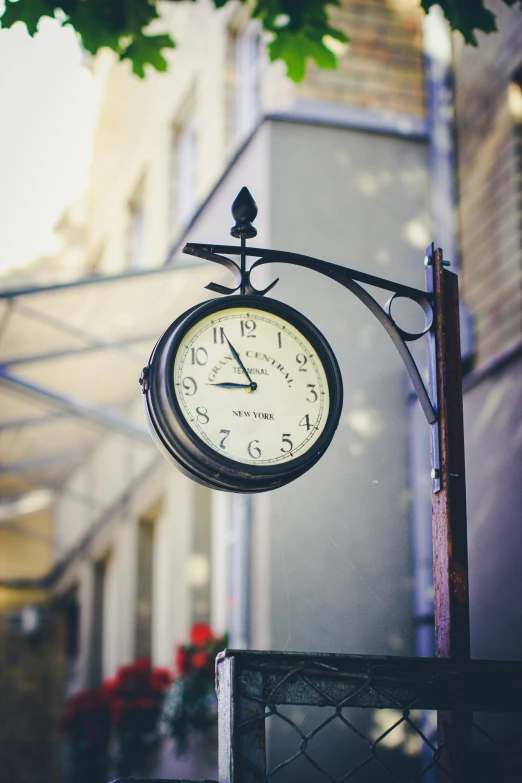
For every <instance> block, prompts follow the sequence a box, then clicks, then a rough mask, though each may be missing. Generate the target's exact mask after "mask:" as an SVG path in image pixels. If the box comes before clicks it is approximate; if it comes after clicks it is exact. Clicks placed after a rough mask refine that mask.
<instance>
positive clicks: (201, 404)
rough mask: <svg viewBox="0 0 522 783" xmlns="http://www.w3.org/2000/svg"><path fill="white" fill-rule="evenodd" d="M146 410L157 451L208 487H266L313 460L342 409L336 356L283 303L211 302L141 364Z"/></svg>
mask: <svg viewBox="0 0 522 783" xmlns="http://www.w3.org/2000/svg"><path fill="white" fill-rule="evenodd" d="M142 381H143V382H144V386H143V391H144V392H145V415H146V417H147V421H148V424H149V429H150V432H151V434H152V436H153V438H154V440H155V441H156V443H157V445H158V447H159V449H160V450H161V451H162V452H163V454H164V455H165V456H166V457H167V459H168V460H170V461H171V462H173V463H174V464H175V465H176V466H177V467H178V468H179V469H180V470H181V471H182V472H183V473H185V474H186V475H188V476H189V477H190V478H192V479H194V480H195V481H198V482H199V483H200V484H204V485H205V486H207V487H212V488H214V489H220V490H224V491H229V492H265V491H267V490H269V489H275V488H277V487H281V486H283V485H284V484H287V483H288V482H289V481H293V480H294V479H296V478H298V477H299V476H300V475H302V474H303V473H304V472H305V471H307V470H308V469H309V468H311V467H312V465H314V464H315V463H316V462H317V460H318V459H319V458H320V457H321V455H322V454H324V452H325V450H326V448H327V447H328V445H329V443H330V441H331V440H332V438H333V435H334V432H335V430H336V427H337V424H338V423H339V417H340V415H341V409H342V380H341V374H340V372H339V367H338V364H337V361H336V359H335V356H334V354H333V352H332V350H331V348H330V346H329V345H328V343H327V342H326V340H325V338H324V337H323V335H322V334H321V333H320V332H319V331H318V329H317V328H316V327H315V326H314V325H313V324H312V323H311V322H310V321H308V320H307V319H306V318H305V317H304V316H303V315H301V313H299V312H297V310H294V309H293V308H291V307H289V306H288V305H286V304H283V303H282V302H277V301H276V300H274V299H268V298H266V297H260V296H255V295H240V296H228V297H225V298H223V299H213V300H211V301H209V302H204V303H203V304H201V305H197V306H196V307H193V308H192V309H191V310H189V311H187V312H186V313H183V315H181V316H180V317H179V318H178V319H177V320H176V321H174V323H172V324H171V325H170V326H169V328H168V329H167V330H166V331H165V333H164V334H163V335H162V337H161V338H160V339H159V340H158V343H157V344H156V347H155V348H154V350H153V352H152V355H151V358H150V361H149V365H148V367H147V368H145V371H144V376H143V377H142Z"/></svg>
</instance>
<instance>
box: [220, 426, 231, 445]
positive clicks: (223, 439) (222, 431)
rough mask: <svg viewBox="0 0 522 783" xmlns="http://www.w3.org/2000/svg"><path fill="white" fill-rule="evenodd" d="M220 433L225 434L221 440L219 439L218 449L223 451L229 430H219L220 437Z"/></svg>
mask: <svg viewBox="0 0 522 783" xmlns="http://www.w3.org/2000/svg"><path fill="white" fill-rule="evenodd" d="M222 433H225V435H224V437H223V438H221V442H220V444H219V448H220V449H224V448H225V441H226V439H227V438H228V436H229V435H230V430H219V434H220V435H221V434H222Z"/></svg>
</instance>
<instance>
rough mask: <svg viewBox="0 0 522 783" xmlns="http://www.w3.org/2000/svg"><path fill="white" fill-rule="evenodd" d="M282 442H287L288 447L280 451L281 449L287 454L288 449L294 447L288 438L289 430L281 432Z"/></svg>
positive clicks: (290, 449)
mask: <svg viewBox="0 0 522 783" xmlns="http://www.w3.org/2000/svg"><path fill="white" fill-rule="evenodd" d="M282 442H283V443H288V448H287V449H280V451H282V452H283V454H288V452H289V451H292V449H293V448H294V444H293V443H292V441H291V440H290V433H289V432H283V438H282Z"/></svg>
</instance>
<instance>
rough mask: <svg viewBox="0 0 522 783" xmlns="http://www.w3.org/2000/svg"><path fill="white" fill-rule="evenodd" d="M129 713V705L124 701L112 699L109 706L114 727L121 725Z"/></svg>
mask: <svg viewBox="0 0 522 783" xmlns="http://www.w3.org/2000/svg"><path fill="white" fill-rule="evenodd" d="M128 712H129V704H128V702H126V701H125V699H114V700H113V702H112V704H111V717H112V721H113V723H114V724H115V726H119V725H120V724H121V723H123V720H124V718H125V715H126V714H127V713H128Z"/></svg>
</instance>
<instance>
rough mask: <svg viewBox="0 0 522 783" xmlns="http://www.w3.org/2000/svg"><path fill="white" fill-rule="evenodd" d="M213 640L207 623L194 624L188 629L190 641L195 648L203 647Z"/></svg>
mask: <svg viewBox="0 0 522 783" xmlns="http://www.w3.org/2000/svg"><path fill="white" fill-rule="evenodd" d="M213 638H214V637H213V634H212V631H211V629H210V625H208V623H194V625H193V626H192V628H191V629H190V641H191V642H192V644H193V645H195V646H196V647H203V646H204V645H205V644H207V642H209V641H210V640H211V639H213Z"/></svg>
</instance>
